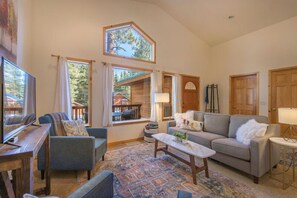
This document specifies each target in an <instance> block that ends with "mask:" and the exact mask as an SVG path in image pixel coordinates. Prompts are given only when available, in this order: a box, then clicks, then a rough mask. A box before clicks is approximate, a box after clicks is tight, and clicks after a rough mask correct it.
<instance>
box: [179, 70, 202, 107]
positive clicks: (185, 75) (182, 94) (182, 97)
mask: <svg viewBox="0 0 297 198" xmlns="http://www.w3.org/2000/svg"><path fill="white" fill-rule="evenodd" d="M180 76H181V82H180V83H181V92H182V93H181V111H182V110H183V105H182V104H183V102H184V101H183V99H184V92H183V87H182V85H183V79H182V78H183V77H190V78H197V79H198V82H199V86H198V88H197V89H198V95H199V98H198V99H199V100H198V111H200V98H201V95H200V77H199V76H194V75H187V74H180Z"/></svg>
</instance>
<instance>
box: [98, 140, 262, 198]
mask: <svg viewBox="0 0 297 198" xmlns="http://www.w3.org/2000/svg"><path fill="white" fill-rule="evenodd" d="M153 150H154V144H150V143H141V144H138V145H135V146H129V147H125V148H122V149H116V150H112V151H109V152H107V154H106V158H105V159H106V160H105V162H104V163H102V164H101V163H100V166H97V167H96V170H95V172H97V173H98V172H100V171H102V170H111V171H112V172H113V173H114V174H115V180H114V187H115V194H116V195H118V196H121V197H125V198H126V197H127V198H130V197H137V198H140V197H170V198H172V197H176V195H177V190H185V191H189V192H192V193H193V197H195V198H196V197H262V196H261V195H260V194H259V192H256V190H255V189H252V188H250V187H248V186H246V185H244V184H241V183H240V182H237V181H234V180H232V179H230V178H228V177H226V176H224V175H222V174H221V173H219V172H216V171H213V170H210V178H206V177H205V173H204V171H202V172H200V173H199V174H197V183H198V185H194V184H193V182H192V175H191V169H190V167H189V166H187V165H185V164H184V163H182V162H180V161H178V160H176V159H175V158H173V157H171V156H168V155H164V153H163V152H158V155H157V158H154V157H153ZM175 153H176V154H177V153H180V152H177V151H176V152H175ZM179 155H180V154H179ZM183 157H187V156H183ZM185 159H188V157H187V158H185ZM196 163H197V165H201V163H202V162H201V161H200V160H198V159H196Z"/></svg>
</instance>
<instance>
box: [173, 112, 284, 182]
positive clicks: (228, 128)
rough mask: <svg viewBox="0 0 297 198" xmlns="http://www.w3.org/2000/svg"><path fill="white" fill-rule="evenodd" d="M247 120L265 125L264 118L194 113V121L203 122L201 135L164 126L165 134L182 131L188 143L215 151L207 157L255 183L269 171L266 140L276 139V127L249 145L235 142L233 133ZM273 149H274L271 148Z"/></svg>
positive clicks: (277, 159)
mask: <svg viewBox="0 0 297 198" xmlns="http://www.w3.org/2000/svg"><path fill="white" fill-rule="evenodd" d="M250 119H255V120H256V121H257V122H259V123H268V118H267V117H265V116H244V115H225V114H213V113H204V112H199V111H194V120H197V121H201V122H203V123H204V126H203V132H193V131H189V130H185V129H181V128H178V127H176V123H175V121H169V122H168V124H167V133H169V134H173V133H174V132H176V131H179V132H186V133H187V134H188V135H189V140H190V141H193V142H196V143H198V144H201V145H203V146H206V147H209V148H211V149H213V150H215V151H216V154H215V155H214V156H212V157H211V158H212V159H214V160H217V161H220V162H222V163H224V164H227V165H229V166H232V167H234V168H236V169H239V170H241V171H243V172H246V173H248V174H250V175H252V176H253V179H254V182H255V183H258V180H259V177H261V176H262V175H264V174H265V173H266V172H268V171H269V169H270V166H269V164H270V160H269V159H270V158H269V155H270V154H269V138H270V137H272V136H280V126H279V125H278V124H270V125H269V126H268V128H267V131H266V134H265V136H264V137H261V138H255V139H253V140H251V143H250V145H249V146H247V145H244V144H242V143H240V142H238V141H236V131H237V129H238V128H239V127H240V126H241V125H242V124H244V123H246V122H247V121H248V120H250ZM272 148H273V149H277V148H275V147H272ZM272 153H274V156H272V159H273V164H272V166H274V165H276V164H277V163H278V162H279V155H278V154H277V153H278V152H277V150H276V151H273V152H272Z"/></svg>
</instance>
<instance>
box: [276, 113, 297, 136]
mask: <svg viewBox="0 0 297 198" xmlns="http://www.w3.org/2000/svg"><path fill="white" fill-rule="evenodd" d="M278 122H279V123H281V124H288V125H289V126H288V128H286V130H285V131H284V133H283V135H282V136H283V138H284V140H286V141H288V142H297V130H296V128H295V125H297V108H279V109H278Z"/></svg>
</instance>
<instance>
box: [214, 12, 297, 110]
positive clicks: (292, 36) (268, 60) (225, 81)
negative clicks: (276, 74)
mask: <svg viewBox="0 0 297 198" xmlns="http://www.w3.org/2000/svg"><path fill="white" fill-rule="evenodd" d="M296 35H297V17H294V18H291V19H288V20H286V21H283V22H281V23H278V24H275V25H272V26H269V27H266V28H264V29H261V30H259V31H256V32H253V33H250V34H247V35H245V36H242V37H239V38H237V39H233V40H231V41H229V42H226V43H223V44H221V45H218V46H215V47H212V49H211V74H212V75H211V79H212V81H213V82H215V83H218V84H219V87H220V104H221V110H222V112H223V113H229V76H230V75H236V74H245V73H251V72H259V74H260V104H259V107H260V109H259V114H260V115H268V71H269V70H270V69H273V68H281V67H290V66H296V65H297V39H296V38H297V37H296Z"/></svg>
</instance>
